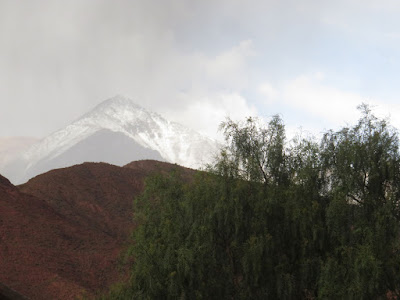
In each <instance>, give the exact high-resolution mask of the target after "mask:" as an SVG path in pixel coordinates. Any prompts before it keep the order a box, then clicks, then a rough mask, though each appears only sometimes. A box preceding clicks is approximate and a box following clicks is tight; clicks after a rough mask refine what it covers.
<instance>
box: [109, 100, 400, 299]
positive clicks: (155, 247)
mask: <svg viewBox="0 0 400 300" xmlns="http://www.w3.org/2000/svg"><path fill="white" fill-rule="evenodd" d="M360 109H361V110H362V113H363V116H362V118H361V119H360V120H359V122H358V123H357V124H356V125H355V126H353V127H350V128H343V129H342V130H340V131H338V132H333V131H329V132H327V133H326V134H325V135H324V137H323V139H322V141H321V143H320V144H318V143H316V142H315V141H314V140H313V139H309V138H301V137H298V138H296V139H295V140H293V141H291V143H290V144H288V143H286V140H285V129H284V125H283V122H282V120H281V119H280V118H279V117H278V116H274V117H273V118H272V119H271V121H270V122H269V123H268V124H267V125H266V126H265V127H264V126H263V125H262V124H260V122H259V121H258V120H257V119H253V118H248V119H247V120H245V121H244V122H243V123H235V122H233V121H231V120H227V121H226V122H224V123H223V124H222V126H221V128H222V130H223V131H224V133H225V137H226V145H227V146H226V147H225V148H224V149H223V150H222V151H221V154H220V156H219V158H218V160H217V162H216V163H215V165H214V166H212V167H210V168H209V170H208V171H207V172H201V173H198V174H197V175H196V176H195V178H194V180H193V181H190V182H188V181H187V180H186V181H185V180H184V179H183V178H182V177H181V176H180V174H179V170H177V171H176V172H173V173H171V174H169V175H163V176H161V175H159V176H153V177H151V178H149V179H148V181H147V183H146V189H145V192H144V194H143V195H142V196H140V197H139V198H138V199H136V201H135V219H136V222H137V228H136V229H135V230H134V232H133V245H132V246H131V248H130V253H129V255H130V257H131V258H132V259H133V261H134V262H133V264H132V268H131V277H130V281H129V283H126V284H122V285H120V286H118V287H117V288H114V289H113V290H112V291H111V292H110V294H109V295H108V296H107V297H108V298H111V299H127V298H128V299H129V298H133V299H318V298H320V299H336V298H339V299H342V298H344V299H371V298H378V297H382V298H383V297H385V295H387V294H391V295H396V294H398V293H399V289H400V284H399V282H400V269H399V268H400V251H399V250H400V245H399V221H400V220H399V218H400V216H399V204H400V203H399V201H400V178H399V176H400V160H399V158H400V156H399V149H398V142H399V141H398V136H397V132H396V131H395V130H394V129H393V128H391V127H390V126H389V125H388V124H387V123H386V122H385V121H383V120H379V119H377V118H375V117H374V116H373V115H372V113H371V111H370V110H369V108H368V107H367V106H365V105H363V106H361V107H360ZM288 145H290V146H288Z"/></svg>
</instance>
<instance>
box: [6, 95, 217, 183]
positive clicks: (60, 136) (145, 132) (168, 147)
mask: <svg viewBox="0 0 400 300" xmlns="http://www.w3.org/2000/svg"><path fill="white" fill-rule="evenodd" d="M218 147H219V146H218V143H217V142H216V141H214V140H212V139H210V138H208V137H205V136H203V135H201V134H200V133H198V132H196V131H194V130H191V129H189V128H186V127H184V126H182V125H180V124H178V123H174V122H170V121H168V120H166V119H164V118H163V117H162V116H160V115H159V114H156V113H154V112H150V111H147V110H146V109H144V108H142V107H140V106H139V105H137V104H135V103H134V102H133V101H132V100H131V99H129V98H126V97H123V96H115V97H113V98H110V99H108V100H106V101H104V102H102V103H100V104H99V105H98V106H96V107H95V108H94V109H93V110H91V111H90V112H88V113H86V114H85V115H83V116H82V117H80V118H79V119H77V120H76V121H74V122H72V123H71V124H70V125H68V126H66V127H65V128H62V129H60V130H58V131H56V132H54V133H52V134H50V135H49V136H47V137H45V138H44V139H42V140H41V141H39V142H37V143H35V144H33V145H32V146H31V147H30V148H29V149H28V150H26V151H24V152H23V153H21V154H20V155H18V156H17V157H16V158H14V159H13V160H12V161H11V162H9V163H8V164H6V165H5V166H3V167H1V166H0V172H1V173H2V174H4V175H5V176H6V177H7V178H9V179H10V180H11V181H12V182H13V183H15V184H18V183H23V182H26V181H27V180H29V179H30V178H32V177H34V176H36V175H38V174H41V173H44V172H47V171H49V170H52V169H55V168H63V167H68V166H72V165H75V164H79V163H83V162H106V163H111V164H115V165H119V166H122V165H125V164H127V163H129V162H131V161H134V160H141V159H156V160H160V161H166V162H170V163H176V164H179V165H182V166H185V167H190V168H200V167H202V166H204V165H205V164H206V163H208V162H210V161H211V159H212V157H213V155H214V154H215V153H216V152H217V150H218Z"/></svg>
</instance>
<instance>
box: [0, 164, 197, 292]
mask: <svg viewBox="0 0 400 300" xmlns="http://www.w3.org/2000/svg"><path fill="white" fill-rule="evenodd" d="M175 168H179V169H182V170H183V173H184V176H188V178H189V177H190V176H192V175H191V174H193V173H194V171H193V170H190V169H185V168H181V167H179V166H176V165H172V164H168V163H161V162H156V161H139V162H134V163H131V164H128V165H127V166H125V167H117V166H113V165H109V164H105V163H84V164H81V165H76V166H73V167H69V168H64V169H57V170H53V171H50V172H47V173H45V174H42V175H39V176H37V177H35V178H33V179H31V180H30V181H29V182H27V183H26V184H24V185H21V186H18V187H15V186H13V185H12V184H11V183H10V182H9V181H8V180H7V179H5V178H4V177H0V282H2V283H4V284H6V285H7V286H9V287H10V288H12V289H13V290H16V291H18V292H19V293H21V294H23V295H25V296H27V297H29V298H32V299H74V298H75V297H77V296H78V295H80V294H81V293H82V292H83V291H86V293H87V294H88V295H91V294H93V293H94V291H98V290H104V289H105V288H106V287H108V286H109V285H110V284H111V283H113V282H115V281H117V280H118V279H119V278H120V274H118V271H117V264H118V257H119V253H120V251H121V250H122V249H123V248H124V245H126V242H127V241H128V237H129V233H130V232H131V230H132V229H133V218H132V202H133V199H134V197H135V196H137V195H138V194H139V193H140V192H141V191H142V190H143V188H144V179H145V178H146V177H147V176H148V175H149V174H151V173H155V172H162V173H167V172H169V171H171V170H172V169H175Z"/></svg>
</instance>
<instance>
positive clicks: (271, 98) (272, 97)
mask: <svg viewBox="0 0 400 300" xmlns="http://www.w3.org/2000/svg"><path fill="white" fill-rule="evenodd" d="M258 92H259V93H260V94H261V95H262V96H264V97H265V100H264V101H265V102H266V103H268V104H271V103H273V102H275V101H276V100H277V99H278V96H279V91H278V90H277V89H276V88H274V87H273V86H272V84H271V83H269V82H263V83H262V84H260V85H259V86H258Z"/></svg>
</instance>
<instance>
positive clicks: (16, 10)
mask: <svg viewBox="0 0 400 300" xmlns="http://www.w3.org/2000/svg"><path fill="white" fill-rule="evenodd" d="M399 15H400V4H399V2H398V1H391V0H380V1H368V0H362V1H361V0H343V1H341V0H339V1H317V0H315V1H311V0H302V1H298V0H297V1H272V0H263V1H261V0H259V1H256V0H203V1H195V0H162V1H161V0H136V1H135V0H129V1H128V0H125V1H124V0H68V1H57V0H35V1H31V0H25V1H23V0H10V1H8V0H0V136H35V137H44V136H46V135H48V134H49V133H51V132H53V131H55V130H57V129H59V128H61V127H63V126H65V125H67V124H68V123H70V122H71V121H73V120H74V119H76V118H78V117H79V116H80V115H82V114H83V113H85V112H87V111H88V110H90V109H91V108H93V107H94V106H95V105H96V104H98V103H100V102H101V101H103V100H105V99H107V98H110V97H112V96H114V95H116V94H122V95H124V96H127V97H129V98H132V99H133V100H134V101H135V102H136V103H138V104H139V105H142V106H144V107H146V108H148V109H151V110H153V111H157V112H159V113H161V114H162V115H163V116H165V117H167V118H169V119H171V120H174V121H177V122H180V123H183V124H185V125H188V126H190V127H192V128H194V129H196V130H199V131H201V132H203V133H207V134H209V135H211V136H215V135H216V131H217V127H218V124H219V123H220V122H221V121H222V120H224V118H225V117H226V116H230V117H231V118H234V119H240V118H244V117H246V116H250V115H251V116H260V117H263V118H264V117H269V116H271V115H273V114H277V113H279V114H281V115H282V117H283V119H284V120H285V123H286V124H287V126H288V128H289V130H293V129H295V128H298V127H299V126H302V127H303V129H304V130H308V131H311V132H313V133H318V132H321V131H323V130H324V129H329V128H337V127H338V126H340V125H345V124H346V123H351V122H352V121H355V120H356V119H357V110H356V106H357V105H358V104H361V103H362V102H366V103H370V104H372V105H374V107H375V110H376V111H377V113H378V114H380V115H382V116H390V117H391V120H392V124H393V125H395V126H397V127H399V128H400V101H399V99H400V71H399V70H400V18H399V17H398V16H399Z"/></svg>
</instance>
